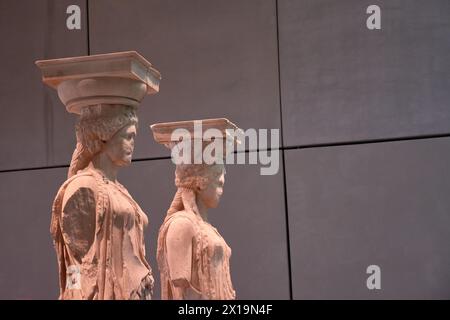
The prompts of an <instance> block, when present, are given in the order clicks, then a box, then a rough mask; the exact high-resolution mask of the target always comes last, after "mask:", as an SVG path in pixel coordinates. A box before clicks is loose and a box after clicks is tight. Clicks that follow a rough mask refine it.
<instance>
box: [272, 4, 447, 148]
mask: <svg viewBox="0 0 450 320" xmlns="http://www.w3.org/2000/svg"><path fill="white" fill-rule="evenodd" d="M278 4H279V30H280V66H281V73H280V74H281V92H282V108H283V130H284V142H285V145H287V146H299V145H310V144H321V143H331V142H333V143H334V142H342V141H357V140H369V139H384V138H396V137H405V136H418V135H430V134H442V133H449V132H450V112H449V108H448V101H449V100H450V91H449V90H448V88H449V87H450V60H449V59H448V56H449V54H450V42H449V41H448V39H449V37H450V20H449V19H448V15H449V12H450V2H449V1H447V0H433V1H427V2H424V1H420V0H389V1H386V0H379V1H375V2H374V1H368V0H364V1H361V0H347V1H335V0H304V1H296V0H279V1H278ZM372 4H378V5H379V6H380V7H381V10H382V11H381V28H382V29H381V30H368V29H367V28H366V19H367V18H368V16H369V15H367V14H366V9H367V7H368V6H369V5H372Z"/></svg>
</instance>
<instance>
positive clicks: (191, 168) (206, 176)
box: [168, 164, 225, 214]
mask: <svg viewBox="0 0 450 320" xmlns="http://www.w3.org/2000/svg"><path fill="white" fill-rule="evenodd" d="M224 183H225V167H224V165H223V164H213V165H208V164H179V165H177V167H176V170H175V185H176V186H177V188H178V190H177V193H176V195H175V198H174V200H173V202H172V204H171V206H170V208H169V211H168V214H172V213H174V212H177V211H181V210H187V211H192V212H194V213H196V214H198V213H199V211H198V207H197V201H202V202H203V204H204V205H205V206H206V207H207V208H216V207H217V206H218V204H219V201H220V198H221V196H222V194H223V185H224Z"/></svg>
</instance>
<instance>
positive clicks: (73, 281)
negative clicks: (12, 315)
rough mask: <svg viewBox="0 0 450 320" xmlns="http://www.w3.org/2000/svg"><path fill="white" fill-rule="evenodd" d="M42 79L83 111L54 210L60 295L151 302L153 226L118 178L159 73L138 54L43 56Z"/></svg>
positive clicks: (71, 109)
mask: <svg viewBox="0 0 450 320" xmlns="http://www.w3.org/2000/svg"><path fill="white" fill-rule="evenodd" d="M36 64H37V65H38V66H39V67H40V68H41V70H42V73H43V81H44V82H45V83H46V84H48V85H50V86H52V87H54V88H56V89H57V90H58V95H59V97H60V99H61V100H62V102H63V103H64V104H65V105H66V108H67V110H68V111H69V112H72V113H76V114H78V115H79V118H78V122H77V124H76V138H77V145H76V149H75V151H74V153H73V156H72V161H71V163H70V168H69V172H68V179H67V181H65V182H64V183H63V184H62V186H61V188H60V189H59V191H58V193H57V195H56V198H55V200H54V203H53V207H52V219H51V227H50V231H51V235H52V237H53V240H54V246H55V249H56V253H57V258H58V267H59V280H60V281H59V282H60V296H59V298H60V299H64V300H66V299H94V300H106V299H141V300H147V299H151V297H152V292H153V283H154V280H153V275H152V269H151V267H150V265H149V264H148V262H147V260H146V257H145V245H144V229H145V227H146V226H147V224H148V218H147V216H146V214H145V213H144V212H143V211H142V210H141V208H140V207H139V205H138V204H137V203H136V201H134V199H133V197H132V196H131V195H130V194H129V193H128V191H127V189H126V188H125V187H124V186H123V185H121V184H120V183H119V182H118V181H117V172H118V170H119V169H121V168H123V167H125V166H128V165H130V163H131V159H132V154H133V150H134V139H135V136H136V130H137V123H138V119H137V115H136V109H137V106H138V104H139V103H140V101H141V100H142V98H143V97H144V96H145V95H146V94H153V93H156V92H157V91H158V89H159V87H158V84H159V80H160V74H159V72H157V71H156V70H155V69H154V68H153V67H152V66H151V65H150V63H149V62H148V61H146V60H145V59H144V58H143V57H142V56H140V55H139V54H137V53H136V52H120V53H112V54H103V55H94V56H86V57H75V58H64V59H55V60H45V61H38V62H37V63H36Z"/></svg>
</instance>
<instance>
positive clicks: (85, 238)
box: [61, 177, 97, 263]
mask: <svg viewBox="0 0 450 320" xmlns="http://www.w3.org/2000/svg"><path fill="white" fill-rule="evenodd" d="M96 196H97V191H96V182H95V180H94V179H93V178H92V177H80V178H78V179H75V180H74V181H73V182H71V183H70V185H69V186H68V187H67V189H66V192H65V194H64V198H63V212H62V219H61V230H62V233H63V237H64V241H65V243H66V245H67V246H68V247H69V249H70V251H71V253H72V255H73V257H74V258H75V259H76V260H77V261H78V262H79V263H81V260H82V258H83V256H84V255H85V254H86V253H87V252H88V251H89V249H90V247H91V245H92V243H93V241H94V236H95V227H96V225H95V224H96Z"/></svg>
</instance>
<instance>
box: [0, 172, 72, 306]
mask: <svg viewBox="0 0 450 320" xmlns="http://www.w3.org/2000/svg"><path fill="white" fill-rule="evenodd" d="M66 174H67V170H66V169H64V168H62V169H43V170H29V171H21V172H2V173H0V210H1V214H0V225H1V226H2V232H1V233H0V243H1V246H2V258H1V263H0V299H27V300H28V299H57V298H58V295H59V284H58V267H57V259H56V254H55V250H54V248H53V243H52V239H51V236H50V231H49V230H50V218H51V207H52V203H53V199H54V197H55V195H56V192H57V191H58V188H59V186H60V184H61V183H62V182H63V181H64V179H65V177H66Z"/></svg>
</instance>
